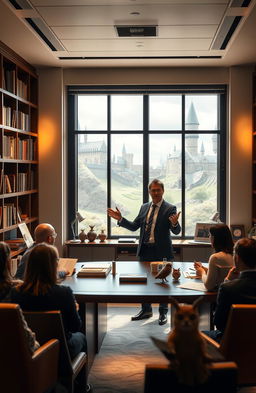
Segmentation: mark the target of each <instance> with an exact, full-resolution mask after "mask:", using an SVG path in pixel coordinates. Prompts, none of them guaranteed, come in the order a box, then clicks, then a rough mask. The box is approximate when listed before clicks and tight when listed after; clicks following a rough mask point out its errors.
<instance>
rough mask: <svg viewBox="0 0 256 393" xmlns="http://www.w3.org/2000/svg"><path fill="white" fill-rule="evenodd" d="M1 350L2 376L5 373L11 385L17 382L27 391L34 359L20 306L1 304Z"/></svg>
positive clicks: (0, 364)
mask: <svg viewBox="0 0 256 393" xmlns="http://www.w3.org/2000/svg"><path fill="white" fill-rule="evenodd" d="M0 348H1V356H0V370H1V374H2V373H3V376H4V378H5V379H6V378H7V379H10V384H12V383H13V381H14V380H15V381H16V383H19V384H21V386H23V385H24V386H23V387H24V391H26V386H25V385H26V380H27V378H28V375H29V374H28V370H29V367H30V366H31V360H32V359H31V358H32V357H31V353H30V351H29V347H28V342H27V341H26V335H25V330H24V326H23V322H22V319H21V313H20V307H19V305H18V304H9V303H2V304H0ZM21 364H26V365H27V367H26V368H23V367H19V366H18V365H21ZM22 374H26V375H22ZM1 380H2V378H1Z"/></svg>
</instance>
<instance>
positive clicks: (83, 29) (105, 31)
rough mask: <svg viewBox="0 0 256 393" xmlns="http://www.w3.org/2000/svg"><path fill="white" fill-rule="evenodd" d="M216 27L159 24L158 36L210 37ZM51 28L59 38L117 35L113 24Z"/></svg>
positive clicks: (94, 37)
mask: <svg viewBox="0 0 256 393" xmlns="http://www.w3.org/2000/svg"><path fill="white" fill-rule="evenodd" d="M217 28H218V25H200V26H184V25H183V26H159V27H158V38H212V37H213V36H214V34H215V32H216V30H217ZM52 30H53V31H54V33H55V34H56V35H57V37H58V38H59V39H60V40H62V39H99V38H104V39H105V38H116V37H117V33H116V29H115V28H114V26H59V27H58V26H57V27H55V26H54V27H52ZM127 39H130V38H127Z"/></svg>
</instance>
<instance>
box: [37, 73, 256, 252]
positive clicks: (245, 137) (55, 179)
mask: <svg viewBox="0 0 256 393" xmlns="http://www.w3.org/2000/svg"><path fill="white" fill-rule="evenodd" d="M39 77H40V89H39V91H40V97H39V114H40V116H39V146H40V149H39V159H40V171H39V172H40V180H39V185H40V201H39V209H40V221H41V222H42V221H49V222H51V223H52V224H53V225H54V226H55V227H56V230H57V231H58V234H59V243H57V245H58V246H59V247H60V244H61V241H65V240H66V226H67V223H66V214H63V212H65V211H66V192H64V191H65V190H66V122H67V118H66V110H65V108H66V107H65V105H66V97H65V86H67V85H83V84H88V85H103V84H105V85H111V84H115V85H118V84H132V85H138V84H140V85H143V84H145V85H146V84H228V85H229V116H230V122H229V124H228V135H229V136H230V137H229V141H228V143H227V149H228V159H227V179H228V183H227V191H228V192H227V213H228V220H227V223H231V224H245V225H246V227H249V226H250V225H251V141H252V138H251V130H252V127H251V122H252V115H251V112H252V110H251V108H252V67H242V66H241V67H232V68H230V69H229V68H217V67H216V68H196V67H195V68H145V69H144V68H127V69H126V68H120V69H118V68H113V69H111V68H107V69H104V68H95V69H93V68H91V69H90V68H86V69H63V70H61V69H56V68H50V69H42V70H39ZM63 94H64V97H65V99H64V106H63ZM63 119H64V123H63Z"/></svg>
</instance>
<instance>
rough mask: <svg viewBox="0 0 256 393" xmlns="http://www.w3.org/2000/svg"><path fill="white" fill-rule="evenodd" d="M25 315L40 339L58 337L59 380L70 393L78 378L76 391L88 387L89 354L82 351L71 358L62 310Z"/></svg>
mask: <svg viewBox="0 0 256 393" xmlns="http://www.w3.org/2000/svg"><path fill="white" fill-rule="evenodd" d="M24 316H25V318H26V320H27V323H28V324H29V326H30V327H31V329H32V330H33V331H34V332H35V333H36V336H37V337H38V340H39V341H41V342H45V341H47V340H48V339H49V338H57V339H58V340H59V342H60V354H59V373H58V375H59V378H58V379H59V381H60V382H61V383H62V384H63V385H64V386H65V387H66V388H67V390H68V392H69V393H73V392H74V382H75V380H76V391H78V390H79V387H81V391H85V389H86V381H87V377H86V371H87V370H86V363H87V355H86V353H85V352H80V353H79V354H78V355H77V356H76V357H75V358H74V359H73V360H71V358H70V355H69V351H68V346H67V341H66V337H65V332H64V327H63V322H62V317H61V312H60V311H44V312H27V311H26V312H24Z"/></svg>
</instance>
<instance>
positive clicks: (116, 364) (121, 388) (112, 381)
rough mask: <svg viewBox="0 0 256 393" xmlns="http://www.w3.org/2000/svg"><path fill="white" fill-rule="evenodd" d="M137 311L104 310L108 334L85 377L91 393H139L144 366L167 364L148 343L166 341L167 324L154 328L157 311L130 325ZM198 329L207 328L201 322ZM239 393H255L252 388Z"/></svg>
mask: <svg viewBox="0 0 256 393" xmlns="http://www.w3.org/2000/svg"><path fill="white" fill-rule="evenodd" d="M138 309H139V305H138V307H133V306H132V307H131V306H128V305H127V306H125V307H124V306H123V305H120V306H119V305H115V306H113V305H112V306H110V307H109V308H108V332H107V334H106V337H105V339H104V341H103V345H102V347H101V350H100V353H99V354H98V355H97V356H96V358H95V361H94V364H93V366H92V369H91V371H90V375H89V381H90V382H91V383H92V384H93V388H94V389H93V392H94V393H143V388H144V370H145V365H146V364H147V363H157V362H159V363H163V362H167V360H165V358H164V356H163V355H162V354H161V353H160V352H159V351H158V350H157V348H156V347H155V346H154V345H153V343H152V342H151V340H150V336H154V337H158V338H160V339H166V334H167V333H168V332H169V329H170V326H169V324H167V325H165V326H159V325H158V307H157V306H155V307H154V315H153V318H150V319H147V320H142V321H134V322H132V321H131V316H132V315H134V314H136V313H137V311H138ZM200 328H201V329H205V328H207V326H205V325H204V320H203V318H202V321H201V324H200ZM239 393H256V387H253V388H243V389H240V390H239Z"/></svg>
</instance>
